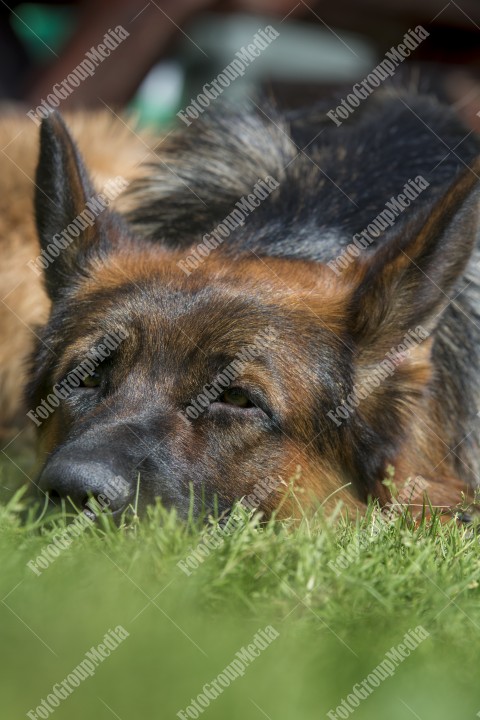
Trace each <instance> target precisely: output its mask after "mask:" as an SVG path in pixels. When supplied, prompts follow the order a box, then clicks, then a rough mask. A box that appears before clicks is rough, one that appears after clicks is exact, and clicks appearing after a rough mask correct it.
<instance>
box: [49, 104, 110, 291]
mask: <svg viewBox="0 0 480 720" xmlns="http://www.w3.org/2000/svg"><path fill="white" fill-rule="evenodd" d="M35 183H36V188H35V218H36V224H37V232H38V237H39V240H40V246H41V248H42V250H43V251H44V257H45V258H46V261H47V263H48V265H47V266H46V268H45V282H46V287H47V292H48V294H49V296H50V298H51V299H52V300H54V301H55V300H57V299H58V297H59V296H60V295H61V294H62V291H63V290H64V289H65V288H66V287H68V285H69V284H71V282H72V279H73V276H74V274H76V273H78V272H82V270H84V268H85V264H86V263H87V261H88V256H89V254H91V253H92V251H93V250H94V249H95V251H97V252H98V250H100V245H101V244H102V242H103V241H104V240H105V231H104V227H105V224H106V222H107V216H108V211H104V212H102V218H101V219H100V218H98V217H96V218H94V222H93V223H92V222H91V223H88V222H85V221H84V220H83V219H82V218H80V220H78V221H77V222H76V223H75V225H74V228H75V232H79V234H78V237H75V233H74V234H73V235H71V234H70V233H68V231H67V233H66V234H65V235H62V231H66V230H67V228H68V226H69V225H71V223H72V222H73V221H74V220H76V219H77V218H79V216H81V214H82V212H83V211H85V209H86V205H87V202H88V201H89V200H90V199H91V198H92V197H93V196H94V195H95V189H94V187H93V184H92V182H91V180H90V177H89V175H88V173H87V170H86V168H85V165H84V163H83V160H82V157H81V155H80V153H79V151H78V149H77V147H76V145H75V142H74V141H73V139H72V137H71V135H70V133H69V131H68V129H67V126H66V125H65V123H64V121H63V120H62V118H61V116H60V115H59V113H53V114H52V115H50V116H49V117H48V118H47V119H46V120H44V121H43V122H42V126H41V130H40V156H39V161H38V166H37V172H36V178H35Z"/></svg>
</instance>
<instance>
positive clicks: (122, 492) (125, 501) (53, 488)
mask: <svg viewBox="0 0 480 720" xmlns="http://www.w3.org/2000/svg"><path fill="white" fill-rule="evenodd" d="M39 487H40V490H42V491H43V492H44V493H46V494H48V496H49V497H50V499H51V500H52V501H53V502H55V503H58V502H59V501H61V500H67V501H70V503H71V504H72V505H73V506H74V507H75V508H76V509H77V510H88V509H90V510H91V509H92V504H91V503H90V501H91V500H92V498H93V499H94V500H95V501H96V502H95V506H96V507H97V508H100V509H101V510H103V509H105V510H107V509H108V511H109V512H111V513H115V514H119V513H121V512H122V511H123V510H125V509H126V508H127V507H128V505H129V504H130V502H131V501H132V499H133V497H132V495H133V492H132V490H131V488H130V486H129V484H128V483H127V481H126V480H124V478H123V477H122V475H120V474H119V473H117V472H115V470H114V468H112V467H110V466H109V465H108V464H106V463H101V462H92V461H83V460H72V459H70V458H68V459H67V458H65V459H61V458H58V459H55V460H53V461H51V462H50V463H48V464H47V465H46V467H45V468H44V470H43V472H42V474H41V476H40V481H39ZM89 503H90V504H89Z"/></svg>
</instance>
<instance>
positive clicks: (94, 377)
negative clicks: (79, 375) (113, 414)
mask: <svg viewBox="0 0 480 720" xmlns="http://www.w3.org/2000/svg"><path fill="white" fill-rule="evenodd" d="M101 382H102V376H101V375H100V373H99V372H96V371H95V372H93V373H92V374H91V375H86V376H85V377H84V378H83V380H82V382H81V383H80V387H85V388H89V389H90V388H96V387H98V386H99V385H100V383H101Z"/></svg>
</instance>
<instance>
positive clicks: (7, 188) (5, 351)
mask: <svg viewBox="0 0 480 720" xmlns="http://www.w3.org/2000/svg"><path fill="white" fill-rule="evenodd" d="M67 122H68V124H69V127H70V128H71V131H72V134H73V136H74V137H75V139H76V140H77V142H78V146H79V148H80V150H81V152H82V153H83V155H84V156H85V158H86V161H87V164H88V167H89V169H90V171H91V174H92V177H93V180H94V183H95V186H96V187H97V188H98V189H100V188H101V186H102V185H103V184H104V183H105V182H106V181H107V180H109V179H110V178H113V177H116V176H117V175H122V176H123V177H125V178H126V179H127V180H132V179H133V178H134V177H136V176H137V175H139V174H140V171H139V166H140V164H141V162H142V160H144V159H147V158H148V156H149V155H150V159H151V158H152V155H151V152H150V150H149V142H150V143H151V140H150V138H149V136H148V135H147V134H146V133H145V134H143V135H139V134H138V133H137V131H136V130H134V126H133V124H131V125H130V126H128V125H127V124H124V123H123V122H122V121H121V120H120V119H116V118H114V117H113V116H111V115H110V114H109V113H107V112H105V113H94V114H93V113H90V114H89V113H84V114H73V115H71V116H67ZM38 138H39V128H37V127H36V126H35V124H34V123H33V122H32V121H31V120H29V119H28V118H26V117H25V116H24V115H23V114H20V113H18V114H17V113H9V114H8V115H5V116H4V117H0V149H1V150H2V152H1V153H0V243H1V254H2V263H1V265H0V301H1V302H0V402H1V408H2V411H1V421H0V434H1V435H3V436H4V437H6V438H8V437H9V436H11V435H12V434H14V433H15V432H17V429H16V427H15V426H17V427H21V425H22V416H23V410H22V405H21V393H22V389H23V387H24V383H25V360H26V358H27V357H28V355H29V353H30V351H31V348H32V342H33V340H34V333H35V328H36V327H38V326H39V325H41V324H42V323H43V322H44V321H45V320H46V318H47V315H48V309H49V301H48V299H47V296H46V294H45V292H44V289H43V286H42V280H41V278H40V277H39V276H37V275H36V274H35V272H34V271H33V270H32V269H31V268H30V267H28V265H27V263H28V261H29V260H33V259H34V258H35V257H36V256H37V255H38V253H39V246H38V241H37V237H36V233H35V228H34V217H33V191H34V177H35V168H36V163H37V156H38ZM127 202H128V201H127V200H126V198H125V197H122V196H121V195H120V196H119V197H118V198H117V200H116V201H115V205H116V207H117V208H118V209H120V210H121V209H126V207H127Z"/></svg>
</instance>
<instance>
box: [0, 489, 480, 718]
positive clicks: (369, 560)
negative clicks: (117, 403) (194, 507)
mask: <svg viewBox="0 0 480 720" xmlns="http://www.w3.org/2000/svg"><path fill="white" fill-rule="evenodd" d="M4 484H5V482H3V483H2V485H4ZM23 507H24V505H23V501H22V500H21V499H19V498H18V497H14V498H12V499H10V501H9V502H8V503H4V504H3V505H1V506H0V564H1V568H2V572H1V574H0V598H2V603H1V604H0V628H1V648H2V653H1V661H0V662H1V664H2V667H1V673H0V678H1V680H0V683H1V688H0V690H1V704H2V710H1V713H0V717H1V718H2V720H3V719H4V720H14V719H16V718H22V717H32V718H34V717H35V716H37V717H49V716H50V715H49V714H48V712H47V710H46V709H45V707H49V708H50V709H51V710H53V716H54V717H56V718H59V720H60V719H61V718H65V719H68V720H77V718H78V719H79V720H80V718H81V719H82V720H83V719H84V718H93V719H94V720H112V718H120V720H139V719H140V720H157V719H158V720H163V719H164V718H176V717H200V716H203V717H205V718H206V719H208V718H210V719H212V720H213V719H214V718H218V719H219V720H250V719H251V720H257V719H258V720H263V719H264V718H270V719H271V720H310V719H311V720H314V719H315V720H316V719H317V718H318V719H320V718H325V717H331V718H335V717H339V718H345V717H350V715H353V716H354V717H355V718H358V720H361V719H365V720H376V719H377V718H378V719H381V720H383V719H384V718H388V720H400V719H402V720H403V719H405V720H413V719H414V718H419V719H420V720H443V719H444V718H445V720H447V719H448V720H452V719H456V718H461V719H462V720H463V718H465V719H467V718H475V717H480V683H479V681H478V673H479V671H478V657H479V651H480V589H479V575H480V552H479V546H478V540H477V538H476V537H475V535H474V533H473V531H472V529H471V528H465V529H463V528H458V527H457V526H456V525H455V524H454V523H453V522H449V523H447V524H443V525H440V523H439V522H438V521H435V520H434V521H432V522H426V523H424V524H422V526H421V527H418V528H416V529H415V528H412V527H411V526H410V524H409V523H408V520H407V518H405V517H404V516H400V515H398V516H396V517H395V519H394V521H393V522H389V523H386V522H384V521H382V519H381V517H379V513H378V511H377V510H376V509H375V508H373V507H372V508H370V510H369V512H368V514H367V517H366V518H365V519H363V520H355V519H354V520H346V519H345V518H343V519H342V517H341V514H340V513H339V515H338V517H337V518H336V519H335V520H332V518H330V519H325V518H323V517H322V516H321V514H318V515H317V517H315V518H314V519H313V520H309V521H307V520H303V521H302V522H300V523H296V524H294V523H293V522H286V523H282V524H280V523H277V524H274V523H270V524H268V525H263V526H262V525H261V524H259V523H258V520H257V519H256V518H255V517H253V518H252V517H250V516H249V515H247V513H246V512H245V511H244V510H242V509H241V508H240V509H237V511H236V514H235V518H236V519H238V522H237V524H236V525H235V526H233V525H232V526H231V527H230V528H229V529H228V532H227V531H225V530H224V529H223V528H221V527H220V528H219V527H218V526H217V527H215V526H210V528H209V529H205V528H199V527H195V526H194V525H193V524H190V525H185V524H181V523H179V522H178V520H176V518H175V516H174V514H171V513H170V514H169V513H166V512H165V511H164V510H162V508H160V507H158V508H155V509H154V510H152V512H151V513H150V516H149V518H147V519H146V520H145V521H142V522H137V521H135V520H134V519H133V521H132V522H131V523H130V525H129V527H126V528H124V529H121V530H120V531H118V530H115V529H112V528H111V527H110V526H109V524H108V522H107V521H106V520H105V521H104V522H103V523H102V527H101V528H100V529H99V530H96V531H93V530H92V529H91V528H90V527H87V528H85V529H83V531H82V532H80V531H78V533H77V534H78V537H74V536H73V534H72V533H73V531H69V530H66V529H65V528H66V526H65V523H64V522H63V520H62V519H61V518H60V517H59V518H58V520H57V521H56V523H55V524H54V526H52V524H51V523H50V524H49V525H45V524H44V523H41V524H40V525H39V524H38V523H34V522H33V521H32V520H31V519H30V520H27V521H26V522H25V521H22V520H21V511H22V508H23ZM69 527H71V526H69ZM76 527H77V526H76ZM54 536H56V538H57V541H61V540H62V539H64V538H65V537H68V538H70V539H71V543H70V544H69V546H68V547H66V548H65V549H64V550H62V551H56V550H55V548H56V546H55V545H54V551H55V553H56V554H57V555H58V557H54V554H53V552H52V551H51V550H47V546H49V544H51V543H54ZM208 544H209V545H210V546H211V547H210V549H207V550H205V548H206V547H207V545H208ZM192 549H193V550H194V555H193V556H192ZM202 554H203V556H204V559H203V560H201V561H199V560H198V558H199V557H200V558H201V556H202ZM39 556H40V559H38V558H39ZM48 558H50V560H52V558H53V560H52V561H51V562H50V564H48ZM195 558H197V559H195ZM28 563H30V566H29V565H28ZM178 563H181V566H179V565H178ZM182 563H183V564H182ZM42 565H43V566H44V567H43V568H42ZM195 566H197V567H196V568H195ZM182 567H183V568H184V569H183V570H182ZM184 570H187V571H188V572H189V573H190V574H187V572H185V571H184ZM118 626H122V628H124V629H125V631H126V632H128V636H126V637H124V638H123V640H122V639H121V638H120V640H118V639H117V642H116V643H115V642H114V643H113V646H112V648H113V649H111V650H110V651H104V650H102V653H103V654H102V653H101V654H100V655H98V651H97V654H96V655H95V658H96V660H95V662H93V664H92V660H91V657H92V656H89V657H90V664H89V666H88V667H93V671H92V672H93V673H94V674H93V675H92V676H89V675H87V674H86V672H85V670H83V671H82V672H83V676H84V677H85V679H84V680H83V681H81V679H80V680H79V679H78V678H79V675H78V673H76V671H75V669H76V668H77V666H78V665H79V663H81V662H82V661H83V660H85V658H86V654H87V653H88V652H89V651H90V650H91V648H92V647H93V648H97V646H98V645H99V644H100V643H102V642H103V639H104V637H105V635H106V633H108V632H109V631H110V630H114V628H116V627H118ZM420 626H421V628H423V630H417V631H415V632H416V633H417V634H416V635H415V632H414V633H413V635H412V633H410V634H409V635H408V637H409V638H410V645H411V649H410V650H408V648H407V650H405V647H406V646H405V645H404V644H403V643H404V639H405V635H406V634H408V633H409V631H414V630H415V628H418V627H420ZM265 628H267V630H265ZM259 630H260V631H263V632H260V633H258V631H259ZM117 633H120V634H123V631H117ZM427 633H428V636H427ZM256 635H257V644H255V643H253V645H251V644H252V642H253V640H254V638H255V636H256ZM267 636H268V639H267V640H266V641H265V637H267ZM414 636H415V637H416V638H417V640H416V641H415V640H414V641H413V644H412V640H411V638H412V637H414ZM259 637H260V641H258V638H259ZM262 638H263V640H262ZM259 642H260V644H259ZM115 645H116V647H115ZM249 645H250V646H251V647H250V649H249V647H248V646H249ZM399 645H400V650H399V647H398V646H399ZM244 648H247V651H246V652H245V650H244ZM108 652H110V654H109V655H108V656H107V654H108ZM237 653H240V656H239V655H237ZM389 653H390V654H389ZM103 655H105V657H103ZM98 658H100V660H99V659H98ZM233 661H236V662H234V663H233V665H231V663H232V662H233ZM84 667H87V666H84ZM228 668H229V669H228ZM377 668H379V669H378V670H377ZM72 671H75V672H74V675H73V680H72V675H71V673H72ZM224 671H225V672H224ZM241 673H243V674H241ZM69 676H70V680H68V679H67V685H66V686H63V687H64V691H63V694H65V687H67V688H69V692H71V694H69V695H68V697H66V698H65V699H63V700H61V701H60V700H58V699H57V697H56V696H55V695H54V696H53V701H52V702H53V704H57V707H56V708H55V709H54V707H53V704H50V705H48V702H49V701H47V705H44V706H43V708H42V707H41V708H40V709H39V711H38V714H37V711H36V710H35V708H37V706H38V705H39V704H40V703H41V701H42V699H46V698H47V696H48V695H49V693H51V692H52V687H53V686H54V685H56V684H61V683H62V681H63V680H65V678H68V677H69ZM219 676H220V677H219ZM74 681H75V682H76V683H77V684H78V687H76V688H74V687H73V686H72V683H73V684H75V682H74ZM363 681H365V682H363ZM205 683H209V684H210V695H215V694H217V693H216V691H218V697H216V698H215V699H213V698H208V697H207V698H206V700H205V696H204V695H202V692H203V686H204V685H205ZM212 683H213V690H212V689H211V688H212ZM362 683H363V685H362ZM354 686H356V687H357V690H358V688H360V690H358V694H360V695H362V696H363V697H360V699H359V696H358V694H355V693H353V695H352V688H354ZM362 688H363V690H362ZM199 694H200V698H199V699H198V700H196V698H197V696H199ZM349 695H350V700H347V697H348V696H349ZM192 699H193V700H194V701H195V702H196V704H197V705H196V707H197V709H195V706H193V707H191V708H190V709H189V710H187V708H188V706H190V705H191V703H192ZM342 699H345V700H346V702H345V704H344V705H343V707H342V706H340V708H339V709H338V710H336V708H337V706H339V705H340V704H341V701H342ZM202 704H203V705H204V707H203V708H202ZM355 705H356V707H355ZM29 711H33V713H32V714H30V715H27V713H28V712H29ZM182 712H183V713H184V714H183V715H182V714H180V715H177V713H182ZM329 712H330V715H329V714H328V713H329Z"/></svg>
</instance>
